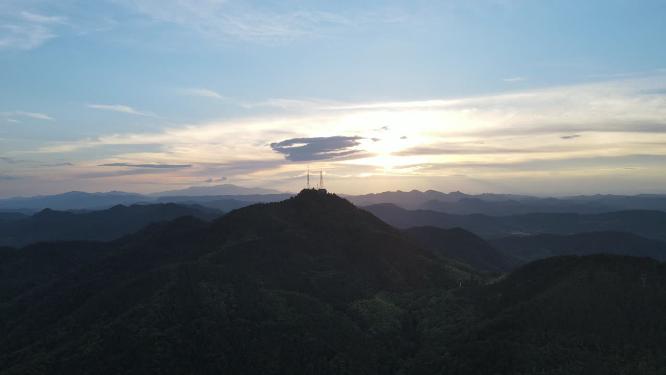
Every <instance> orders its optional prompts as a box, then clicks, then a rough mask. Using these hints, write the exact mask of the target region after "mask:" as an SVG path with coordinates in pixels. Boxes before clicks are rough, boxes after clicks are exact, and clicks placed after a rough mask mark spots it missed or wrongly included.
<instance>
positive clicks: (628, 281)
mask: <svg viewBox="0 0 666 375" xmlns="http://www.w3.org/2000/svg"><path fill="white" fill-rule="evenodd" d="M469 295H471V297H470V303H472V304H473V305H474V306H475V308H476V309H477V310H476V311H477V315H476V317H474V318H469V319H468V320H467V321H466V324H464V328H462V329H460V330H458V331H457V332H458V333H456V335H457V337H455V338H454V339H452V340H446V341H444V342H442V341H441V337H437V336H436V335H435V336H433V337H432V338H431V339H429V340H426V341H425V342H423V343H422V344H423V345H425V346H429V349H430V350H431V351H433V352H439V353H444V354H443V355H440V356H433V357H432V358H430V357H425V358H422V361H424V362H425V361H426V360H432V362H426V363H428V365H429V366H427V367H426V366H424V367H426V368H427V369H428V370H432V369H437V371H438V372H440V373H448V374H553V375H554V374H618V375H619V374H655V375H656V374H663V373H664V369H665V368H666V349H665V348H666V334H665V333H666V320H664V316H666V265H665V264H664V263H659V262H657V261H655V260H651V259H647V258H635V257H625V256H614V255H597V256H586V257H577V256H568V257H555V258H548V259H544V260H540V261H536V262H533V263H530V264H528V265H526V266H524V267H522V268H520V269H518V270H516V271H515V272H513V273H512V274H510V275H509V276H508V277H506V278H505V279H503V280H501V281H499V282H497V283H494V284H491V285H488V286H486V287H484V288H481V289H479V290H477V291H476V293H469ZM440 321H443V322H442V323H440V325H437V327H441V325H442V324H444V323H445V322H446V319H445V318H441V319H440ZM430 324H432V323H430ZM444 327H446V326H445V325H444ZM423 373H425V371H424V372H423Z"/></svg>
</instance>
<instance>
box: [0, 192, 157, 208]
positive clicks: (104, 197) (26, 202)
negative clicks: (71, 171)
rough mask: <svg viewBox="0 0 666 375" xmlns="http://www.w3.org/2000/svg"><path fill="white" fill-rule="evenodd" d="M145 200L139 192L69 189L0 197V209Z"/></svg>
mask: <svg viewBox="0 0 666 375" xmlns="http://www.w3.org/2000/svg"><path fill="white" fill-rule="evenodd" d="M145 201H147V199H146V197H144V196H143V195H141V194H133V193H125V192H119V191H112V192H108V193H84V192H80V191H71V192H69V193H64V194H57V195H45V196H36V197H25V198H23V197H19V198H8V199H0V209H31V210H42V209H44V208H50V209H52V210H83V209H104V208H109V207H112V206H115V205H118V204H124V205H130V204H135V203H140V202H145Z"/></svg>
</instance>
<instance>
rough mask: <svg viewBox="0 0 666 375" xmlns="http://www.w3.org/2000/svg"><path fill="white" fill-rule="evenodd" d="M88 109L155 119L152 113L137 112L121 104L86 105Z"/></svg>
mask: <svg viewBox="0 0 666 375" xmlns="http://www.w3.org/2000/svg"><path fill="white" fill-rule="evenodd" d="M88 108H91V109H98V110H101V111H111V112H118V113H124V114H128V115H135V116H146V117H157V116H156V115H155V114H154V113H152V112H144V111H138V110H136V109H134V108H132V107H130V106H128V105H123V104H88Z"/></svg>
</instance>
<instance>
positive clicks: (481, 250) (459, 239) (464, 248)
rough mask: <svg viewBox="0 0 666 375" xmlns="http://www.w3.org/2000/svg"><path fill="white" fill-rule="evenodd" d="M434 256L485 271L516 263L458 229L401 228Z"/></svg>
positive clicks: (500, 269) (479, 239)
mask: <svg viewBox="0 0 666 375" xmlns="http://www.w3.org/2000/svg"><path fill="white" fill-rule="evenodd" d="M404 233H405V234H407V235H408V236H409V237H410V238H413V239H414V240H416V241H417V242H418V243H419V244H420V245H422V246H423V247H424V248H425V249H427V250H428V251H430V252H432V253H433V254H435V255H437V256H441V257H443V258H447V259H454V260H457V261H460V262H462V263H465V264H468V265H470V266H472V267H473V268H474V269H477V270H479V271H486V272H504V271H508V270H509V269H511V268H512V264H513V263H514V262H515V261H513V260H512V259H511V258H510V257H509V256H507V255H505V254H503V253H501V252H499V251H497V250H496V249H495V248H494V247H493V246H491V245H490V244H489V243H488V242H486V241H485V240H483V239H481V238H480V237H478V236H476V235H475V234H473V233H471V232H468V231H466V230H464V229H461V228H453V229H443V228H437V227H413V228H409V229H406V230H404Z"/></svg>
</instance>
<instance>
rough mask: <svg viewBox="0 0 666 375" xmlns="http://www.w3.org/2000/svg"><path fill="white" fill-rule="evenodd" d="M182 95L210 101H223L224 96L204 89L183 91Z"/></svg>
mask: <svg viewBox="0 0 666 375" xmlns="http://www.w3.org/2000/svg"><path fill="white" fill-rule="evenodd" d="M183 94H185V95H189V96H199V97H203V98H211V99H220V100H222V99H224V96H222V95H221V94H219V93H218V92H216V91H213V90H210V89H205V88H192V89H185V90H183Z"/></svg>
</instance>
